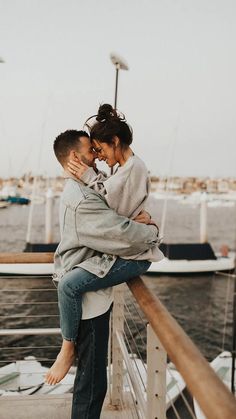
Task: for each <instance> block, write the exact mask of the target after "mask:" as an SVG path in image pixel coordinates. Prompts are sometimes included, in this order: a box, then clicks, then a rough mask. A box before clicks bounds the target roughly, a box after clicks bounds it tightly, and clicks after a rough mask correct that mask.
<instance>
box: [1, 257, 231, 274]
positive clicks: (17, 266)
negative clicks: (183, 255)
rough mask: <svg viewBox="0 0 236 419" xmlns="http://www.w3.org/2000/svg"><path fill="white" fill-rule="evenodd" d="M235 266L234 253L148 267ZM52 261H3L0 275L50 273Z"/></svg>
mask: <svg viewBox="0 0 236 419" xmlns="http://www.w3.org/2000/svg"><path fill="white" fill-rule="evenodd" d="M234 266H235V253H234V252H230V253H229V256H228V257H217V259H216V260H170V259H168V258H164V259H163V260H161V261H160V262H153V263H152V264H151V266H150V268H149V269H148V272H150V273H166V274H168V273H198V272H199V273H200V272H215V271H230V270H232V269H234ZM53 271H54V267H53V263H14V264H11V263H4V264H0V275H52V274H53Z"/></svg>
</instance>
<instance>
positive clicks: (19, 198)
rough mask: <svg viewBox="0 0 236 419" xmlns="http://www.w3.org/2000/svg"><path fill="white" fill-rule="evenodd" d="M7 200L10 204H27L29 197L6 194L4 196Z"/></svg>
mask: <svg viewBox="0 0 236 419" xmlns="http://www.w3.org/2000/svg"><path fill="white" fill-rule="evenodd" d="M6 201H7V202H10V203H11V204H18V205H28V204H29V203H30V199H28V198H24V197H23V196H8V198H6Z"/></svg>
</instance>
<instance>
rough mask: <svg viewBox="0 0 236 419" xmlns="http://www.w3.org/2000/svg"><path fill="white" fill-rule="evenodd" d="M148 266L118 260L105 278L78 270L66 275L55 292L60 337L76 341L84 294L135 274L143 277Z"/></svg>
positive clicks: (148, 264)
mask: <svg viewBox="0 0 236 419" xmlns="http://www.w3.org/2000/svg"><path fill="white" fill-rule="evenodd" d="M150 265H151V263H150V262H148V261H146V260H139V261H138V260H126V259H121V258H118V259H117V260H116V262H115V263H114V265H113V266H112V268H111V269H110V271H109V272H108V274H107V275H106V276H105V277H104V278H99V277H98V276H96V275H94V274H92V273H90V272H88V271H86V270H84V269H82V268H79V267H78V268H75V269H73V270H72V271H70V272H68V273H66V274H65V276H64V277H63V278H62V279H61V280H60V281H59V284H58V289H57V290H58V304H59V310H60V326H61V332H62V336H63V338H64V339H65V340H69V341H72V342H75V343H76V342H77V338H78V329H79V324H80V320H81V316H82V295H83V293H85V292H87V291H97V290H99V289H102V288H107V287H112V286H114V285H118V284H121V283H123V282H126V281H128V280H129V279H131V278H133V277H135V276H137V275H142V274H144V273H145V272H146V271H147V270H148V268H149V266H150Z"/></svg>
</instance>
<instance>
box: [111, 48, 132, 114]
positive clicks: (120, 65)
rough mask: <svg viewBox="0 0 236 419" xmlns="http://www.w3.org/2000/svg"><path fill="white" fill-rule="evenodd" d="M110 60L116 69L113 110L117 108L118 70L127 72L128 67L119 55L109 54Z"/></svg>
mask: <svg viewBox="0 0 236 419" xmlns="http://www.w3.org/2000/svg"><path fill="white" fill-rule="evenodd" d="M110 59H111V61H112V63H113V64H114V66H115V67H116V85H115V100H114V109H116V107H117V92H118V77H119V70H129V67H128V65H127V63H126V61H125V60H124V59H123V58H121V57H120V56H119V55H117V54H114V53H111V54H110Z"/></svg>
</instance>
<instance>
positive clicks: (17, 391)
mask: <svg viewBox="0 0 236 419" xmlns="http://www.w3.org/2000/svg"><path fill="white" fill-rule="evenodd" d="M48 370H49V368H46V367H43V366H42V365H41V363H40V362H39V361H37V360H36V359H35V357H34V356H27V357H25V358H24V360H22V361H16V362H12V363H11V364H7V365H5V366H4V367H1V368H0V396H17V395H19V396H23V395H32V394H35V393H37V394H64V393H68V392H71V391H72V389H73V383H74V378H75V373H74V372H73V373H68V374H67V375H66V376H65V377H64V378H63V380H62V381H61V382H60V383H58V384H57V385H55V386H50V385H49V384H46V383H45V381H44V376H45V374H46V373H47V371H48Z"/></svg>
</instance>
